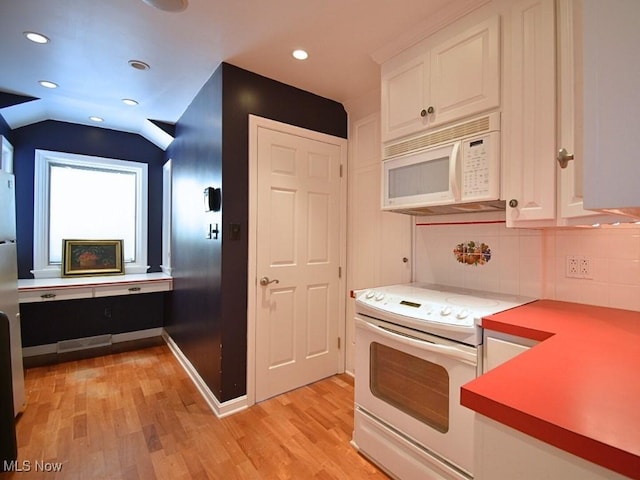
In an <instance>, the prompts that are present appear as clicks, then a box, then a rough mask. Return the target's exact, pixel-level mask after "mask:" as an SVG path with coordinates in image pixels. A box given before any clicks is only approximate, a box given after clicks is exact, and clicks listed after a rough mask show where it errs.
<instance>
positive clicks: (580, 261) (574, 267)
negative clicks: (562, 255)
mask: <svg viewBox="0 0 640 480" xmlns="http://www.w3.org/2000/svg"><path fill="white" fill-rule="evenodd" d="M566 260H567V263H566V271H565V276H566V277H567V278H583V279H589V278H593V276H592V274H591V259H590V258H589V257H585V256H582V255H567V259H566Z"/></svg>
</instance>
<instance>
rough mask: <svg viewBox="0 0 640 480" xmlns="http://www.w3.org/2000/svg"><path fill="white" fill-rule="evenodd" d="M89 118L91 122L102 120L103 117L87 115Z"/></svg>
mask: <svg viewBox="0 0 640 480" xmlns="http://www.w3.org/2000/svg"><path fill="white" fill-rule="evenodd" d="M89 120H91V121H92V122H104V118H102V117H96V116H91V117H89Z"/></svg>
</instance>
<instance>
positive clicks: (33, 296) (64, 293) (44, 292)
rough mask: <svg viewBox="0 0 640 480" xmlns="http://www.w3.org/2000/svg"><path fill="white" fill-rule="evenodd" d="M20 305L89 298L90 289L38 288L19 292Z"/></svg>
mask: <svg viewBox="0 0 640 480" xmlns="http://www.w3.org/2000/svg"><path fill="white" fill-rule="evenodd" d="M19 295H20V303H33V302H51V301H57V300H74V299H78V298H91V297H92V296H93V289H92V288H91V287H77V288H69V287H65V288H46V289H44V288H39V289H33V290H20V292H19Z"/></svg>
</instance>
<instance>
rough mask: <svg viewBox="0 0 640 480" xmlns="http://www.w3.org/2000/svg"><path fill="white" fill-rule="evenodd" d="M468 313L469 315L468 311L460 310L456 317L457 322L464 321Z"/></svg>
mask: <svg viewBox="0 0 640 480" xmlns="http://www.w3.org/2000/svg"><path fill="white" fill-rule="evenodd" d="M469 313H470V312H469V310H467V309H466V308H463V309H462V310H460V312H459V313H458V315H456V318H458V319H459V320H464V319H465V318H467V317H468V316H469Z"/></svg>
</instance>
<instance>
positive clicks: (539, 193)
mask: <svg viewBox="0 0 640 480" xmlns="http://www.w3.org/2000/svg"><path fill="white" fill-rule="evenodd" d="M510 13H511V14H510V27H511V28H510V33H511V38H510V42H508V43H507V45H508V47H507V48H509V55H508V56H507V58H508V60H507V61H506V68H505V75H506V78H505V80H506V81H505V109H504V114H503V120H504V121H503V144H504V148H503V156H502V162H503V172H504V177H505V182H504V185H505V200H506V201H507V225H510V226H518V225H519V224H520V223H521V222H531V221H537V222H539V221H548V222H549V223H551V222H554V223H555V218H556V203H555V197H556V193H555V192H556V181H555V176H556V162H555V151H556V95H555V91H556V89H555V81H556V60H555V59H556V55H555V52H556V42H555V31H556V29H555V2H554V0H524V1H521V2H518V3H516V4H515V5H514V6H513V7H512V8H511V12H510Z"/></svg>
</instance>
